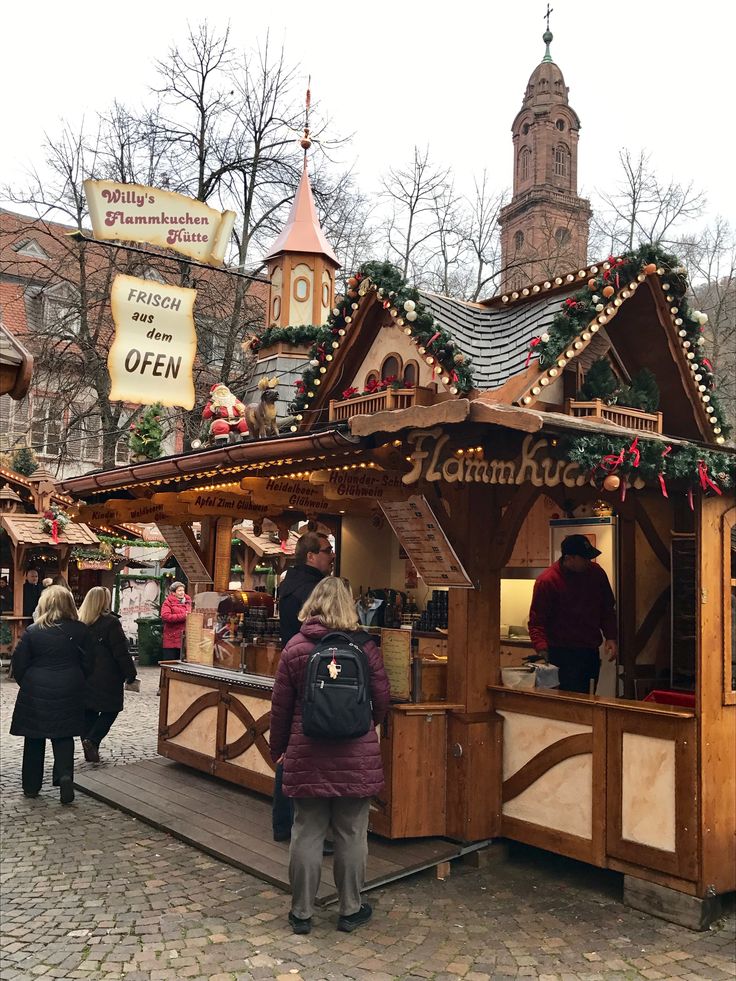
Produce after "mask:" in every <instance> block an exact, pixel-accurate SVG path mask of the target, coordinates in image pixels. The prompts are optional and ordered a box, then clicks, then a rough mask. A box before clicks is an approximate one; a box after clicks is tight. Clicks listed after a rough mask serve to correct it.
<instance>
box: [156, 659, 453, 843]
mask: <svg viewBox="0 0 736 981" xmlns="http://www.w3.org/2000/svg"><path fill="white" fill-rule="evenodd" d="M161 674H162V680H161V702H160V706H159V733H158V751H159V753H160V754H161V755H162V756H165V757H167V758H168V759H170V760H177V761H178V762H180V763H186V764H187V765H188V766H192V767H195V768H196V769H198V770H203V771H204V772H205V773H212V774H214V775H215V776H218V777H221V778H222V779H223V780H228V781H230V782H231V783H236V784H239V785H240V786H242V787H248V788H250V789H251V790H256V791H258V792H260V793H264V794H272V793H273V774H274V765H273V764H272V763H271V755H270V747H269V724H270V719H271V693H272V691H273V684H274V680H273V678H268V677H264V676H262V675H253V674H242V673H241V672H239V671H229V670H226V669H222V668H211V667H207V666H203V665H197V664H186V663H184V662H181V661H163V662H161ZM459 708H460V706H458V705H449V704H447V703H446V702H436V703H435V702H428V703H424V704H413V703H406V704H399V705H393V706H392V707H391V708H390V709H389V713H388V716H387V718H386V722H385V724H384V725H383V726H382V727H381V728H380V730H379V739H380V745H381V755H382V757H383V765H384V772H385V776H386V784H385V788H384V791H383V793H382V794H381V796H380V797H379V798H377V799H376V801H375V803H374V805H373V806H372V808H371V830H372V831H375V832H376V833H377V834H380V835H384V836H385V837H388V838H422V837H430V836H433V835H444V834H445V833H446V820H445V814H446V806H447V802H446V796H447V794H446V770H447V760H446V757H447V729H448V722H447V716H448V713H449V712H450V711H452V710H454V709H459Z"/></svg>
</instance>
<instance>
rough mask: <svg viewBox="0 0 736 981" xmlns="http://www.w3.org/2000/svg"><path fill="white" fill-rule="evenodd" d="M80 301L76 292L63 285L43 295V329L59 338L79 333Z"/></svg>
mask: <svg viewBox="0 0 736 981" xmlns="http://www.w3.org/2000/svg"><path fill="white" fill-rule="evenodd" d="M79 306H80V301H79V297H78V295H77V294H76V293H75V291H74V290H73V289H72V288H71V287H69V286H67V285H66V284H63V285H61V286H54V287H52V288H51V289H48V290H46V291H45V292H44V294H43V327H44V330H45V331H47V332H48V333H51V334H53V335H55V336H58V337H69V336H70V335H76V334H78V333H79V329H80V326H81V317H80V309H79Z"/></svg>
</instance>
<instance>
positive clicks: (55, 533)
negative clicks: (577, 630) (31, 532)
mask: <svg viewBox="0 0 736 981" xmlns="http://www.w3.org/2000/svg"><path fill="white" fill-rule="evenodd" d="M718 493H719V494H720V491H719V492H718ZM51 538H52V539H53V542H54V545H58V544H59V522H58V521H57V520H56V518H54V519H53V521H52V522H51Z"/></svg>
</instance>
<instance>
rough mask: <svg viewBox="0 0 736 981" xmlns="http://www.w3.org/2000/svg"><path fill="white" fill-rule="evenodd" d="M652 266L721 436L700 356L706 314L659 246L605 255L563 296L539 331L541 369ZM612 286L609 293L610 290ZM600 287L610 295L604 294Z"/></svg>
mask: <svg viewBox="0 0 736 981" xmlns="http://www.w3.org/2000/svg"><path fill="white" fill-rule="evenodd" d="M652 265H653V266H656V268H657V269H658V270H662V272H661V274H660V279H661V280H662V289H663V291H664V293H665V295H666V296H668V297H671V298H672V299H671V301H670V302H671V303H672V306H673V307H676V308H677V314H676V317H677V319H676V321H675V326H676V327H677V328H678V332H679V335H680V338H681V340H682V341H683V344H686V347H687V352H688V355H689V354H690V353H692V354H693V358H688V360H691V361H694V360H695V358H697V364H698V370H697V375H699V376H700V377H699V379H696V381H697V382H698V384H699V385H703V386H705V389H706V390H707V393H708V395H709V397H710V402H709V405H710V406H712V407H713V409H714V410H715V419H716V423H715V424H716V425H717V426H718V427H719V428H720V430H721V433H722V435H723V436H724V437H725V436H727V435H728V433H729V432H730V427H729V426H728V425H727V423H726V420H725V413H724V412H723V409H722V407H721V405H720V403H719V401H718V399H717V397H716V396H715V395H714V394H713V388H714V386H715V376H714V370H713V365H712V363H711V362H710V361H709V359H708V358H705V357H703V351H702V347H703V344H704V343H705V341H704V338H703V325H704V323H705V320H706V319H707V318H704V316H703V314H699V313H698V312H697V311H693V310H691V309H690V306H689V304H688V302H687V298H686V292H687V287H688V282H687V273H686V270H685V268H684V267H683V266H682V264H681V263H680V260H679V259H678V258H677V256H676V255H673V254H672V253H670V252H667V251H665V250H664V249H662V248H660V246H659V245H657V244H646V245H641V246H640V247H639V248H638V249H636V250H635V251H634V252H631V253H627V254H626V255H622V256H618V257H617V256H609V257H608V260H607V261H606V262H604V263H602V264H601V265H600V266H599V267H598V269H597V272H596V273H595V274H593V275H591V278H590V279H589V280H588V284H587V285H586V286H585V287H584V288H583V289H581V290H578V291H577V292H576V293H575V294H573V295H572V296H570V297H567V298H566V299H565V300H564V302H563V303H562V304H561V306H562V310H561V312H560V313H558V314H557V315H556V316H555V318H554V320H553V321H552V324H551V326H550V328H549V330H548V331H547V332H546V333H545V334H542V336H541V338H539V339H538V340H537V341H536V343H535V345H534V351H535V354H536V355H537V356H538V357H539V364H540V365H541V367H543V368H548V367H550V366H551V365H553V364H554V362H555V361H556V360H557V358H559V356H560V355H561V354H562V353H563V352H564V351H565V350H566V349H567V348H568V346H569V345H570V344H571V343H573V342H574V341H575V340H576V339H577V337H578V335H579V334H580V333H581V332H582V331H583V330H585V329H586V328H587V327H589V325H590V324H591V323H593V322H595V320H596V318H597V317H598V316H600V315H601V313H603V311H604V310H605V308H606V306H608V305H609V304H610V303H611V302H612V301H613V299H614V298H615V295H616V294H617V293H618V292H619V290H623V289H626V288H628V285H629V283H631V282H636V281H637V277H638V276H639V275H640V274H641V272H642V270H643V269H644V267H647V266H650V267H651V266H652ZM651 271H653V270H651ZM611 289H612V290H613V293H610V290H611ZM604 291H606V292H608V293H609V294H610V295H608V296H605V295H604ZM647 387H650V386H647ZM621 404H624V403H621Z"/></svg>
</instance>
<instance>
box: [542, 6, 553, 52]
mask: <svg viewBox="0 0 736 981" xmlns="http://www.w3.org/2000/svg"><path fill="white" fill-rule="evenodd" d="M552 13H554V10H553V8H552V7H550V5H549V4H547V12H546V13H545V15H544V19H545V20H546V21H547V30H546V31H545V32H544V34H543V35H542V40H543V41H544V43H545V44H546V46H547V47H546V48H545V50H544V58H542V62H545V61H552V55H551V54H550V50H549V46H550V43H551V41H552V31H551V30H550V29H549V15H550V14H552Z"/></svg>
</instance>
